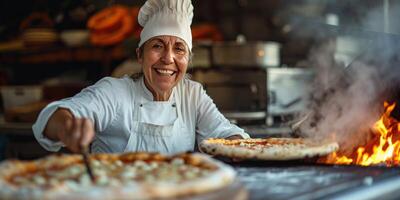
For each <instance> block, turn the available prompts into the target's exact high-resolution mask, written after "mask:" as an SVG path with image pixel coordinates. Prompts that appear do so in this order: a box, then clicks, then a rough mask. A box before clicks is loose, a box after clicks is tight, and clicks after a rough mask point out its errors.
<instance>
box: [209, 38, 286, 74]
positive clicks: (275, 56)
mask: <svg viewBox="0 0 400 200" xmlns="http://www.w3.org/2000/svg"><path fill="white" fill-rule="evenodd" d="M212 57H213V64H214V65H217V66H229V67H261V68H266V67H278V66H279V65H280V44H279V43H277V42H261V41H258V42H244V43H241V42H217V43H215V44H214V45H213V47H212Z"/></svg>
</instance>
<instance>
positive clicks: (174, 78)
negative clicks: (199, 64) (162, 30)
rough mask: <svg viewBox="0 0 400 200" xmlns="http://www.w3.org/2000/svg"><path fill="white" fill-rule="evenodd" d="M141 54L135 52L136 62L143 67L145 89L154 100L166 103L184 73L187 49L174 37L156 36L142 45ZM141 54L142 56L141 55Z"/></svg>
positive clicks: (187, 59) (187, 58) (186, 64)
mask: <svg viewBox="0 0 400 200" xmlns="http://www.w3.org/2000/svg"><path fill="white" fill-rule="evenodd" d="M143 45H144V49H143V52H140V50H139V49H138V50H136V52H137V54H138V62H139V63H140V64H141V65H142V67H143V73H144V77H145V84H146V87H147V88H148V89H149V90H150V91H151V92H152V93H153V96H154V100H156V101H166V100H168V98H169V95H170V94H171V92H172V88H173V87H175V86H176V85H177V84H178V82H179V81H180V80H182V78H183V76H184V75H185V73H186V70H187V66H188V63H189V49H188V47H187V45H186V43H185V42H184V41H183V40H182V39H180V38H178V37H175V36H156V37H153V38H151V39H149V40H148V41H146V42H145V43H144V44H143ZM141 54H143V55H141Z"/></svg>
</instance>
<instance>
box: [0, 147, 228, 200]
mask: <svg viewBox="0 0 400 200" xmlns="http://www.w3.org/2000/svg"><path fill="white" fill-rule="evenodd" d="M89 160H90V165H91V167H92V171H93V174H94V176H95V181H94V182H92V181H91V179H90V177H89V175H88V174H87V173H86V168H85V165H84V163H83V159H82V156H81V155H78V154H61V155H50V156H48V157H45V158H41V159H38V160H33V161H19V160H6V161H3V162H2V163H0V199H154V198H157V199H158V198H172V197H174V198H175V197H180V196H186V195H194V194H201V193H207V192H211V191H213V190H217V189H221V188H223V187H225V186H228V185H229V184H231V183H232V182H233V181H234V179H235V177H236V174H235V171H234V170H233V169H232V167H230V166H228V165H226V164H224V163H222V162H220V161H217V160H214V159H212V158H210V157H209V156H208V155H205V154H199V153H191V154H190V153H183V154H177V155H163V154H158V153H144V152H138V153H125V154H92V155H90V156H89Z"/></svg>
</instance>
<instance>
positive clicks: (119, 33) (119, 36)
mask: <svg viewBox="0 0 400 200" xmlns="http://www.w3.org/2000/svg"><path fill="white" fill-rule="evenodd" d="M132 28H133V25H132V18H131V17H130V16H124V17H123V18H122V22H121V26H120V27H119V28H118V29H116V30H113V31H110V32H99V33H96V32H93V33H92V34H91V35H90V41H91V42H92V44H95V45H104V46H105V45H113V44H117V43H119V42H121V41H123V40H124V39H126V38H127V37H128V36H129V34H130V33H131V32H132Z"/></svg>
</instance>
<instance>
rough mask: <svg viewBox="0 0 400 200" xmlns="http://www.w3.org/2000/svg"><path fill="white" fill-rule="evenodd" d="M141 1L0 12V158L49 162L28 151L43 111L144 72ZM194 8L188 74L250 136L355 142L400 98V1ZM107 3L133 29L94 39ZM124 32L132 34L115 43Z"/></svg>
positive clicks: (23, 4)
mask: <svg viewBox="0 0 400 200" xmlns="http://www.w3.org/2000/svg"><path fill="white" fill-rule="evenodd" d="M143 3H144V0H140V1H139V0H135V1H128V0H125V1H100V0H96V1H94V0H84V1H76V0H74V1H73V0H63V1H48V0H30V1H11V0H3V1H1V2H0V86H1V95H2V99H1V101H2V105H3V106H2V108H1V113H2V115H1V120H0V160H1V159H4V158H20V159H32V158H37V157H40V156H43V155H45V154H47V153H48V152H46V151H45V150H44V149H42V148H41V147H40V146H39V145H38V144H37V143H36V141H35V139H34V137H33V135H32V131H31V125H32V123H33V122H34V120H35V118H36V116H37V114H38V113H39V112H40V110H41V109H42V108H43V107H44V106H45V105H46V104H48V103H49V102H51V101H54V100H57V99H61V98H65V97H68V96H71V95H74V94H75V93H77V92H79V91H80V90H81V89H82V88H83V87H85V86H88V85H91V84H93V83H95V82H96V81H97V80H99V79H100V78H102V77H104V76H114V77H121V76H123V75H124V74H132V73H134V72H137V71H138V70H140V66H139V65H138V64H137V63H136V61H135V55H134V52H135V48H136V46H137V42H138V33H139V31H140V28H139V27H138V25H137V24H136V23H137V22H136V17H135V14H136V15H137V9H138V6H140V5H142V4H143ZM193 4H194V8H195V9H194V12H195V15H194V19H193V23H192V28H193V37H194V49H193V53H194V59H193V61H192V64H191V66H190V69H189V73H190V74H191V75H192V79H194V80H197V81H199V82H201V83H203V85H204V87H205V89H206V90H207V92H208V94H209V95H210V96H211V97H212V98H213V99H214V102H215V103H216V104H217V106H218V107H219V109H220V110H221V111H222V112H223V113H224V114H225V116H226V117H227V118H229V119H230V120H231V121H232V122H233V123H237V124H239V125H240V126H241V127H243V128H244V129H246V131H247V132H249V133H250V134H251V135H252V136H253V137H266V136H271V135H306V136H318V137H332V135H330V134H331V133H332V131H334V132H337V133H339V136H340V137H339V140H341V139H340V138H349V137H350V136H351V137H352V138H360V137H355V136H356V134H357V133H360V132H362V130H361V129H362V128H365V127H366V126H361V125H365V124H369V123H372V122H373V121H376V119H377V118H379V115H380V114H379V113H381V112H382V109H383V106H382V105H383V102H384V101H389V102H396V101H398V100H399V99H400V98H399V94H400V92H399V91H400V90H399V87H398V86H399V80H400V66H398V64H399V61H400V57H399V53H398V52H400V51H399V50H400V49H399V48H400V44H399V41H400V40H399V38H400V37H399V36H398V34H400V23H399V22H398V20H399V19H400V12H399V11H400V2H399V1H394V0H379V1H377V0H341V1H335V0H333V1H328V0H318V1H311V0H296V1H294V0H276V1H268V0H229V1H227V0H225V1H223V0H217V1H215V0H194V1H193ZM115 5H124V6H125V7H126V8H127V9H129V13H130V15H132V17H131V19H130V21H129V20H128V22H132V23H128V24H127V23H126V22H125V21H121V22H118V23H120V24H119V25H118V27H114V29H112V30H107V31H106V36H107V38H108V39H107V40H101V39H100V40H99V39H97V40H96V38H101V35H97V33H96V31H94V29H96V28H98V27H96V26H90V25H88V22H89V21H90V19H93V16H95V14H96V13H98V12H99V11H104V10H105V9H107V8H112V7H114V6H115ZM116 23H117V22H116ZM132 24H133V25H132ZM124 28H125V29H129V30H130V31H127V33H126V34H122V35H121V33H122V32H123V31H125V30H124ZM110 38H111V39H110ZM393 115H394V116H399V111H398V110H397V109H396V110H395V111H394V112H393ZM299 122H302V123H299ZM360 127H362V128H360ZM356 142H357V141H352V143H351V144H348V145H349V146H352V145H354V143H356Z"/></svg>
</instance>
